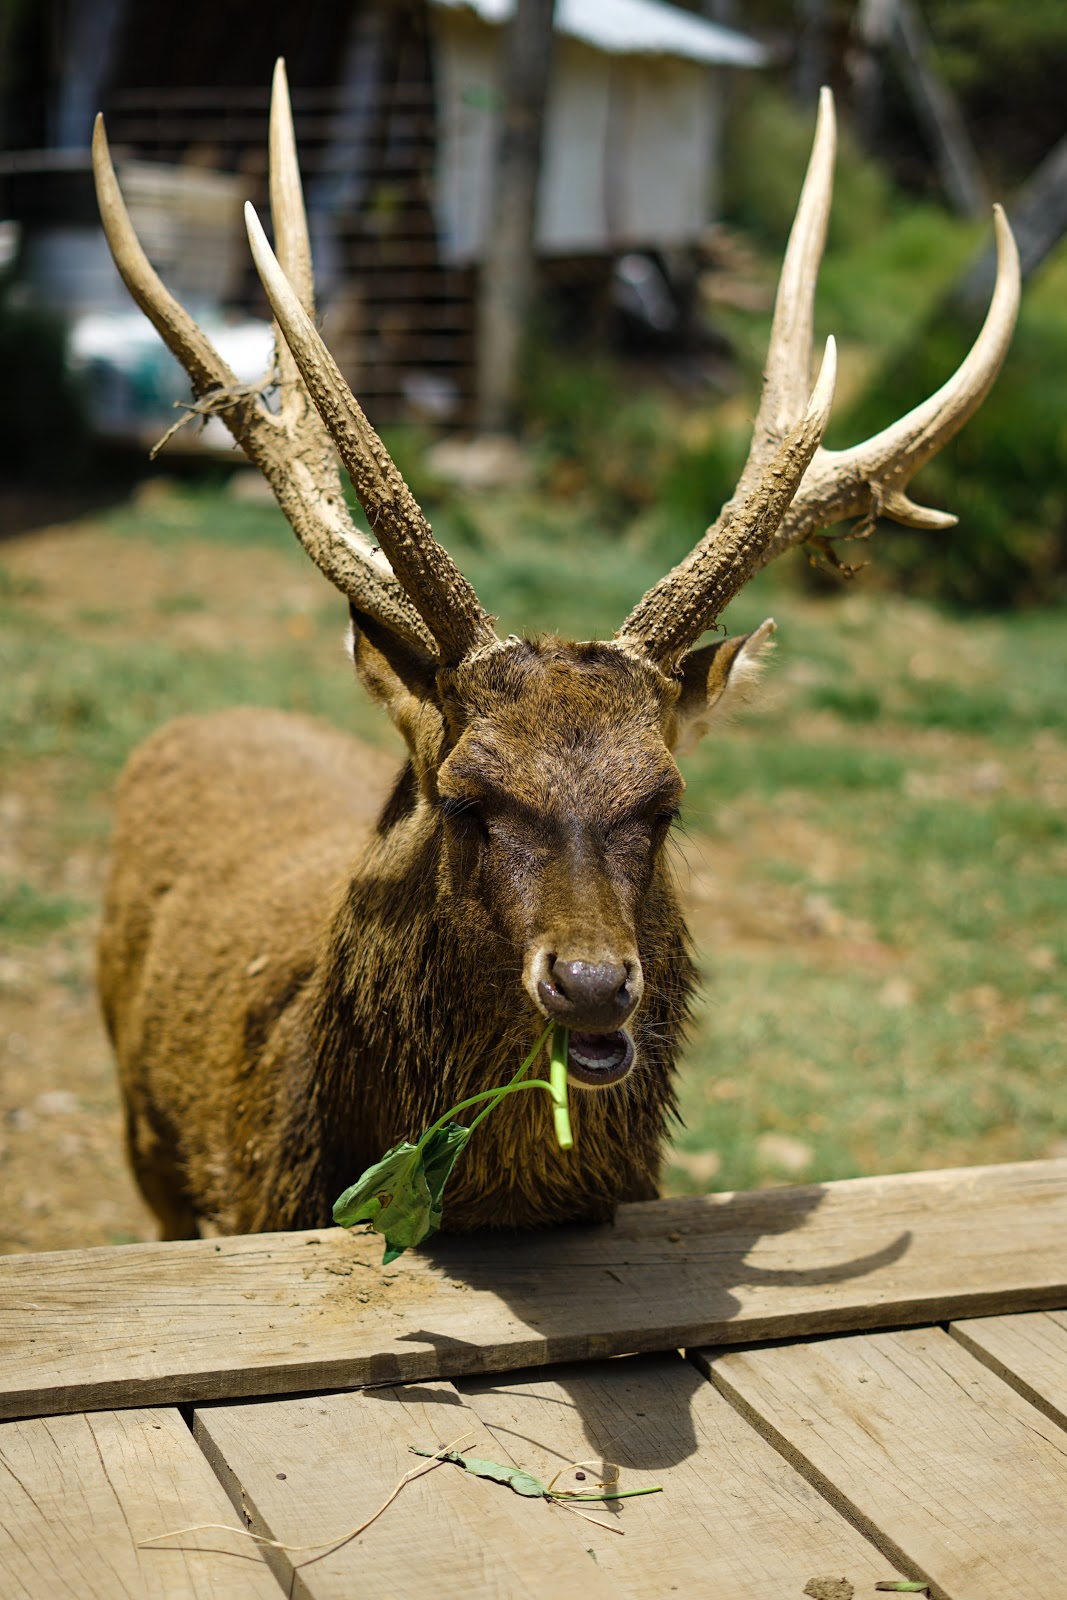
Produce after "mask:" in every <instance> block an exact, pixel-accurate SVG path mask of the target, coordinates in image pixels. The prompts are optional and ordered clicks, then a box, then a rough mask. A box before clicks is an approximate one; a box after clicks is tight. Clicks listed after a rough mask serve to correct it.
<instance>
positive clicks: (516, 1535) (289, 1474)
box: [195, 1383, 622, 1600]
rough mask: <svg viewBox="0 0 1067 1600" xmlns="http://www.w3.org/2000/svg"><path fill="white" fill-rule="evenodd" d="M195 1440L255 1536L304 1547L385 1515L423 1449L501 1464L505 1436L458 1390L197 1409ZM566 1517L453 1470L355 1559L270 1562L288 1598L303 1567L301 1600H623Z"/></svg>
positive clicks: (426, 1480) (336, 1554)
mask: <svg viewBox="0 0 1067 1600" xmlns="http://www.w3.org/2000/svg"><path fill="white" fill-rule="evenodd" d="M195 1431H196V1437H197V1439H198V1441H199V1442H200V1444H201V1445H202V1447H203V1449H204V1451H205V1453H206V1454H207V1456H208V1458H209V1460H210V1461H211V1462H212V1464H213V1466H214V1467H215V1470H216V1472H217V1473H218V1475H219V1477H220V1479H221V1480H222V1482H223V1483H224V1484H225V1485H226V1488H227V1490H228V1492H229V1494H230V1498H231V1499H232V1501H233V1503H234V1505H235V1506H238V1507H240V1508H241V1511H242V1512H243V1513H246V1514H247V1515H248V1517H249V1519H250V1526H251V1527H252V1528H254V1529H255V1531H256V1532H258V1533H266V1534H268V1535H269V1536H270V1537H272V1538H276V1539H279V1540H281V1541H283V1542H285V1543H292V1544H300V1545H312V1544H315V1543H317V1542H319V1541H322V1540H331V1541H332V1540H333V1539H335V1538H336V1537H337V1536H338V1535H339V1534H344V1533H346V1532H348V1531H350V1530H351V1529H353V1528H355V1527H357V1526H358V1525H359V1524H360V1523H361V1522H363V1521H364V1520H365V1519H366V1518H367V1517H369V1516H370V1515H371V1514H372V1512H374V1511H375V1510H377V1508H378V1507H379V1506H380V1505H381V1504H382V1503H383V1501H384V1500H385V1499H386V1498H387V1496H388V1495H389V1493H390V1492H391V1491H392V1490H393V1489H394V1488H395V1486H396V1484H397V1483H398V1482H399V1480H400V1479H401V1478H402V1477H403V1476H404V1475H405V1474H406V1473H408V1472H410V1471H411V1469H412V1468H413V1467H417V1466H418V1465H419V1458H418V1457H417V1456H414V1455H412V1454H411V1453H410V1450H409V1446H411V1445H417V1446H420V1447H421V1448H423V1449H428V1450H432V1449H436V1448H437V1447H439V1446H440V1445H447V1444H451V1443H452V1442H453V1441H454V1440H456V1439H457V1438H458V1437H459V1436H460V1435H462V1434H466V1435H467V1437H466V1438H464V1439H463V1440H462V1443H461V1444H459V1445H458V1446H457V1448H459V1449H461V1450H464V1451H466V1452H468V1453H470V1454H473V1455H480V1456H483V1457H484V1456H488V1457H489V1458H490V1459H494V1457H493V1451H494V1444H493V1440H492V1438H491V1436H490V1435H489V1433H488V1432H487V1430H486V1429H485V1427H484V1426H483V1425H482V1424H481V1423H480V1422H479V1420H478V1418H477V1416H476V1415H475V1414H474V1413H473V1412H472V1411H470V1410H468V1408H467V1407H466V1406H465V1405H464V1404H463V1402H462V1400H461V1399H460V1397H459V1395H458V1394H457V1393H456V1391H455V1389H454V1388H453V1387H452V1386H451V1384H447V1383H435V1384H425V1385H421V1386H419V1387H416V1388H384V1389H370V1390H366V1391H364V1392H363V1393H362V1394H346V1395H326V1396H311V1397H303V1398H300V1399H295V1400H277V1401H261V1402H260V1403H259V1404H257V1405H246V1406H219V1407H209V1408H206V1409H201V1410H198V1411H197V1412H196V1416H195ZM497 1459H498V1458H497ZM566 1517H567V1513H565V1512H562V1511H560V1510H558V1509H554V1508H552V1507H550V1506H549V1505H547V1504H546V1503H545V1502H544V1501H543V1500H530V1499H524V1498H522V1497H520V1496H519V1495H517V1494H515V1493H513V1491H512V1490H510V1489H508V1488H506V1487H504V1486H503V1485H501V1484H498V1483H490V1482H486V1481H485V1480H483V1479H479V1478H474V1477H471V1476H470V1475H469V1474H468V1473H465V1472H463V1471H462V1470H461V1469H460V1468H459V1467H457V1466H454V1465H448V1464H445V1465H442V1466H439V1467H434V1468H433V1469H432V1470H431V1471H430V1472H428V1473H426V1474H425V1475H424V1476H423V1477H420V1478H417V1479H415V1480H414V1481H413V1482H412V1483H409V1484H407V1485H406V1486H405V1487H404V1488H403V1489H402V1490H401V1492H400V1494H399V1495H398V1497H397V1499H396V1500H395V1501H394V1503H393V1504H392V1505H391V1506H390V1507H389V1508H388V1510H386V1511H385V1512H384V1513H383V1514H382V1516H381V1517H380V1518H379V1519H378V1520H377V1521H376V1522H374V1523H373V1524H372V1525H371V1527H369V1528H368V1529H367V1530H366V1532H365V1533H363V1534H361V1535H360V1537H359V1538H358V1539H355V1540H353V1541H352V1542H350V1543H348V1544H345V1545H344V1546H343V1547H342V1548H341V1549H338V1550H335V1551H331V1552H329V1553H326V1554H323V1553H322V1552H321V1551H319V1552H316V1551H314V1550H306V1551H302V1552H286V1551H268V1552H267V1558H268V1560H270V1561H271V1562H272V1564H273V1565H274V1570H275V1573H276V1574H277V1576H278V1578H279V1579H280V1581H281V1582H282V1584H283V1586H284V1588H285V1590H286V1593H289V1592H290V1587H289V1586H290V1583H294V1569H295V1583H294V1586H293V1589H292V1591H291V1592H292V1593H293V1595H294V1596H296V1597H298V1600H299V1597H307V1600H352V1596H353V1595H385V1596H392V1595H396V1596H399V1595H403V1596H404V1597H405V1600H441V1597H442V1596H451V1595H462V1596H463V1600H560V1596H563V1595H582V1596H583V1600H584V1597H586V1596H588V1597H589V1600H617V1597H618V1596H619V1595H620V1593H621V1592H622V1591H620V1590H619V1589H618V1588H617V1586H616V1585H615V1584H613V1583H612V1582H611V1581H610V1580H609V1579H608V1578H607V1577H606V1576H605V1575H603V1574H601V1573H600V1572H599V1571H598V1569H597V1567H596V1566H595V1564H594V1563H593V1561H592V1560H590V1557H589V1555H588V1553H587V1551H586V1550H585V1549H583V1548H582V1546H581V1544H580V1543H579V1544H576V1543H575V1542H574V1541H573V1539H572V1538H571V1537H570V1534H569V1531H568V1529H567V1528H566V1527H564V1526H562V1524H563V1523H564V1521H565V1520H566ZM587 1543H588V1541H587ZM316 1555H318V1557H319V1558H318V1559H314V1558H315V1557H316ZM309 1558H312V1559H311V1560H310V1562H309ZM305 1563H309V1564H306V1565H305Z"/></svg>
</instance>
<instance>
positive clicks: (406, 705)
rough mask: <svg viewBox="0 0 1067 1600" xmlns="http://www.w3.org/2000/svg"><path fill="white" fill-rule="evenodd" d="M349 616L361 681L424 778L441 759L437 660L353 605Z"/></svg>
mask: <svg viewBox="0 0 1067 1600" xmlns="http://www.w3.org/2000/svg"><path fill="white" fill-rule="evenodd" d="M348 615H349V631H348V650H349V654H350V655H351V657H352V660H353V663H354V664H355V668H356V674H357V676H358V678H359V681H360V683H362V685H363V687H364V688H365V689H366V691H367V693H368V694H369V695H370V696H371V698H372V699H374V700H377V702H378V704H379V705H380V706H383V707H384V708H385V710H386V711H387V712H388V714H389V718H390V721H391V722H392V723H393V726H394V727H395V728H397V729H398V731H399V732H400V733H401V734H402V735H403V737H404V741H405V743H406V744H407V747H408V749H409V750H410V751H411V756H412V759H413V761H414V763H415V769H416V772H417V773H418V774H419V776H420V779H421V777H422V775H423V773H424V771H426V770H428V769H429V768H431V767H433V766H435V765H436V762H437V760H438V759H439V757H440V746H441V737H442V731H443V723H442V718H441V707H440V696H439V694H438V691H437V670H438V663H437V662H436V661H435V660H434V658H433V656H431V655H430V654H429V653H428V652H426V651H424V650H420V649H419V647H418V645H416V644H412V643H411V642H410V641H409V640H406V639H400V638H398V636H397V635H396V634H395V633H391V632H390V631H389V629H388V628H383V627H382V625H381V623H380V622H376V621H375V620H374V618H373V617H368V616H367V615H366V614H365V613H364V612H362V611H358V610H357V609H356V607H355V606H353V605H350V606H349V608H348Z"/></svg>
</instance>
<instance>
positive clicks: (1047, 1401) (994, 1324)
mask: <svg viewBox="0 0 1067 1600" xmlns="http://www.w3.org/2000/svg"><path fill="white" fill-rule="evenodd" d="M948 1331H949V1333H950V1334H951V1335H952V1337H953V1338H954V1339H958V1340H959V1342H960V1344H962V1345H963V1347H964V1349H966V1350H969V1351H970V1352H971V1354H972V1355H973V1356H976V1357H977V1358H978V1360H979V1361H982V1362H984V1363H985V1365H986V1366H987V1367H989V1368H990V1369H991V1371H993V1372H995V1373H996V1374H997V1376H998V1377H1000V1378H1003V1379H1004V1382H1005V1383H1010V1384H1011V1386H1012V1388H1013V1389H1015V1390H1017V1391H1018V1393H1019V1394H1021V1395H1022V1396H1023V1398H1024V1399H1026V1400H1029V1402H1030V1404H1031V1405H1034V1406H1036V1407H1037V1409H1038V1410H1039V1411H1043V1412H1044V1413H1045V1415H1046V1417H1051V1418H1052V1420H1053V1422H1058V1423H1059V1425H1060V1427H1061V1428H1067V1312H1064V1311H1030V1312H1026V1313H1024V1314H1021V1315H1017V1316H1008V1317H981V1318H977V1319H975V1320H973V1321H967V1322H953V1323H952V1324H951V1326H950V1327H949V1330H948Z"/></svg>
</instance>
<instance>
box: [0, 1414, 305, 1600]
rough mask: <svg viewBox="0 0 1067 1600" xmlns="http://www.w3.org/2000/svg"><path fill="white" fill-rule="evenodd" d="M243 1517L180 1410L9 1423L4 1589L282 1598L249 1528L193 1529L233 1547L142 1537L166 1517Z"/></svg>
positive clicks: (176, 1524)
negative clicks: (203, 1548) (164, 1544)
mask: <svg viewBox="0 0 1067 1600" xmlns="http://www.w3.org/2000/svg"><path fill="white" fill-rule="evenodd" d="M235 1520H236V1519H235V1518H234V1514H233V1507H232V1506H231V1505H230V1504H229V1501H228V1500H227V1498H226V1495H225V1493H224V1492H223V1489H222V1486H221V1485H220V1483H219V1481H218V1479H217V1478H216V1477H215V1475H214V1473H213V1472H212V1471H211V1468H210V1467H209V1465H208V1463H207V1462H206V1461H205V1460H204V1457H203V1455H202V1454H201V1452H200V1451H199V1450H198V1449H197V1446H196V1444H195V1443H194V1441H193V1437H192V1435H191V1434H190V1432H189V1429H188V1428H187V1427H186V1426H185V1424H184V1422H183V1421H182V1420H181V1418H180V1417H179V1415H178V1413H177V1412H176V1411H173V1410H162V1409H161V1410H154V1411H117V1412H106V1411H105V1412H99V1413H96V1414H94V1415H90V1416H81V1417H54V1418H38V1419H36V1420H33V1421H29V1422H5V1423H3V1424H0V1574H2V1576H0V1591H2V1593H3V1596H4V1600H66V1597H76V1596H92V1597H93V1600H105V1597H106V1600H110V1597H111V1596H124V1597H130V1600H133V1597H137V1600H176V1597H178V1596H181V1597H182V1600H281V1591H280V1589H279V1588H278V1584H277V1582H276V1580H275V1578H274V1577H273V1576H272V1574H271V1572H270V1570H269V1568H268V1567H267V1565H266V1564H265V1562H264V1561H263V1559H262V1557H261V1556H260V1555H259V1554H257V1552H256V1550H255V1548H254V1546H253V1545H252V1544H251V1542H250V1541H248V1540H246V1539H242V1538H240V1537H239V1536H236V1535H232V1534H227V1533H212V1534H199V1535H196V1536H195V1537H196V1538H199V1539H200V1540H202V1541H203V1543H204V1544H205V1545H206V1544H211V1545H214V1547H215V1550H216V1552H218V1551H220V1550H222V1551H227V1550H228V1551H231V1552H233V1554H230V1555H220V1554H218V1553H216V1554H210V1553H207V1554H203V1555H197V1554H195V1553H191V1552H189V1551H188V1550H178V1549H166V1548H154V1547H153V1548H139V1545H140V1541H141V1540H144V1539H149V1538H151V1537H153V1536H154V1535H155V1534H158V1533H163V1532H166V1531H167V1530H168V1529H174V1528H184V1527H187V1526H188V1525H189V1524H190V1523H194V1522H224V1523H233V1522H234V1521H235ZM170 1542H171V1543H172V1544H178V1543H181V1544H190V1543H192V1542H193V1539H192V1538H189V1539H183V1540H173V1541H170Z"/></svg>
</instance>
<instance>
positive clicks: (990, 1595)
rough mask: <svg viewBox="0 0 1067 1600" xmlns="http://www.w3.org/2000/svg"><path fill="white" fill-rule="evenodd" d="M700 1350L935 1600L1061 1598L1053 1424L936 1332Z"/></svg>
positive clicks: (1057, 1446)
mask: <svg viewBox="0 0 1067 1600" xmlns="http://www.w3.org/2000/svg"><path fill="white" fill-rule="evenodd" d="M699 1359H701V1360H702V1361H703V1362H704V1363H705V1364H706V1365H707V1368H708V1370H709V1371H710V1374H711V1377H712V1381H713V1382H714V1383H715V1385H716V1387H717V1388H719V1389H720V1390H721V1391H722V1392H723V1393H724V1394H726V1395H727V1396H728V1397H729V1398H730V1399H731V1400H732V1401H733V1402H734V1404H736V1405H737V1406H738V1407H739V1408H740V1409H741V1411H742V1414H743V1415H744V1416H745V1417H746V1418H747V1419H748V1420H749V1421H750V1422H751V1423H752V1424H753V1426H754V1427H756V1428H758V1429H759V1430H760V1431H761V1432H763V1433H764V1434H765V1435H766V1436H767V1438H768V1439H771V1440H772V1441H773V1442H774V1443H775V1444H776V1445H777V1446H778V1448H779V1449H780V1450H782V1451H783V1452H784V1453H785V1454H786V1455H787V1457H788V1458H789V1459H790V1460H791V1461H793V1462H794V1463H795V1464H796V1465H797V1466H798V1467H799V1469H800V1470H801V1471H802V1472H805V1473H806V1474H807V1475H808V1476H809V1477H810V1478H811V1480H812V1482H813V1483H815V1484H816V1485H817V1486H818V1487H819V1488H820V1489H821V1490H822V1492H823V1493H825V1494H826V1495H827V1498H828V1499H830V1500H831V1501H832V1502H833V1503H834V1504H836V1505H838V1506H839V1507H840V1508H841V1509H842V1510H843V1511H844V1512H845V1513H846V1515H848V1516H850V1517H851V1518H852V1519H853V1520H854V1521H855V1522H856V1524H857V1526H858V1527H859V1528H860V1529H862V1530H863V1531H864V1532H865V1533H867V1534H868V1535H869V1536H870V1537H871V1538H872V1539H874V1540H875V1541H876V1542H877V1543H878V1544H879V1545H880V1546H881V1547H882V1548H883V1549H884V1550H886V1551H887V1552H888V1553H890V1554H891V1555H892V1556H893V1557H894V1559H895V1560H896V1562H897V1563H898V1565H899V1566H900V1567H901V1570H902V1571H904V1572H906V1573H907V1574H908V1576H909V1577H913V1578H922V1579H925V1580H926V1581H928V1582H929V1583H930V1586H931V1592H932V1594H934V1595H935V1596H936V1597H937V1600H1004V1596H1005V1595H1041V1596H1049V1597H1051V1596H1055V1595H1064V1594H1067V1517H1065V1516H1064V1506H1065V1505H1067V1449H1065V1440H1064V1435H1063V1432H1062V1430H1061V1429H1060V1428H1059V1427H1058V1426H1057V1425H1056V1424H1055V1423H1054V1422H1052V1421H1051V1420H1050V1419H1049V1418H1047V1417H1045V1416H1044V1415H1042V1413H1041V1412H1039V1411H1037V1410H1036V1409H1035V1408H1034V1407H1033V1406H1031V1405H1029V1404H1028V1403H1027V1401H1025V1400H1024V1399H1023V1398H1022V1397H1021V1396H1020V1395H1019V1394H1017V1393H1016V1392H1015V1390H1013V1389H1011V1388H1009V1386H1008V1385H1007V1384H1006V1383H1004V1382H1002V1381H1001V1379H1000V1378H998V1377H996V1376H995V1375H994V1374H993V1373H992V1372H990V1371H989V1369H988V1368H987V1367H985V1366H983V1365H982V1364H981V1363H980V1362H978V1361H976V1360H975V1359H974V1357H973V1356H971V1355H970V1354H969V1353H968V1352H967V1351H966V1350H964V1349H963V1348H962V1346H961V1345H960V1344H958V1343H957V1342H956V1341H955V1340H953V1339H951V1338H950V1337H949V1335H948V1334H947V1333H946V1332H944V1331H943V1330H941V1329H939V1328H914V1329H907V1330H903V1331H901V1332H897V1333H880V1334H866V1335H858V1336H854V1337H846V1338H837V1339H819V1340H814V1341H812V1342H810V1343H807V1344H797V1345H786V1346H779V1347H777V1348H768V1349H763V1350H751V1351H747V1350H746V1351H730V1352H726V1353H723V1354H711V1355H709V1354H707V1353H705V1354H704V1355H702V1356H701V1357H700V1358H699Z"/></svg>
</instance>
